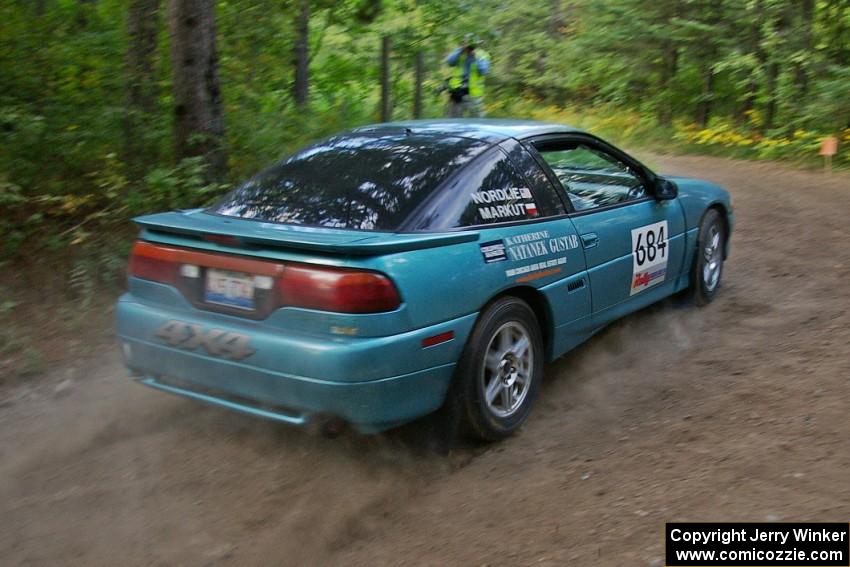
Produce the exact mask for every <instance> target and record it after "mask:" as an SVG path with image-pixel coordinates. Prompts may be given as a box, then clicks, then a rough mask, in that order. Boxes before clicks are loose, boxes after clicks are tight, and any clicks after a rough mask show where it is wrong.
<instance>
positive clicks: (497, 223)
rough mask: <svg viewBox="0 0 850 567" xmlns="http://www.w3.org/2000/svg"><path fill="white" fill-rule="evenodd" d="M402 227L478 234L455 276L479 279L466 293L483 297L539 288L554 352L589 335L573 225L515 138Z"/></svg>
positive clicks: (455, 262)
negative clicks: (482, 293) (471, 249)
mask: <svg viewBox="0 0 850 567" xmlns="http://www.w3.org/2000/svg"><path fill="white" fill-rule="evenodd" d="M405 229H406V230H410V231H417V230H428V231H447V230H474V231H477V232H479V233H480V239H479V240H478V241H477V242H475V243H472V244H470V246H472V247H475V248H477V249H478V250H479V252H480V253H479V254H475V255H468V254H467V255H465V256H464V257H463V258H456V259H451V260H449V261H448V262H447V263H448V264H449V265H450V266H451V271H452V272H453V273H454V272H457V273H459V274H463V277H464V278H468V281H472V282H474V284H473V287H474V289H469V290H466V291H467V292H468V293H470V294H473V295H476V294H481V292H482V291H485V290H489V291H487V293H485V297H486V300H489V298H490V297H492V296H493V295H496V294H498V293H500V292H502V291H504V290H507V289H515V288H518V287H520V288H534V289H537V290H539V291H540V292H541V293H542V294H543V295H544V296H545V297H546V300H547V303H548V306H549V312H548V316H549V317H547V319H550V320H547V321H541V324H543V325H546V326H550V328H551V329H552V332H551V334H550V337H549V340H550V349H548V350H549V351H550V352H554V353H557V354H560V353H562V352H564V351H565V350H567V349H568V348H571V347H572V346H574V345H575V344H578V343H579V342H581V341H582V340H584V339H585V338H586V337H587V334H588V333H589V332H590V331H591V330H592V328H593V325H592V320H591V304H590V286H589V284H588V278H587V271H586V267H585V261H584V252H583V250H582V247H581V241H580V239H579V237H578V233H577V232H576V229H575V225H574V224H573V222H572V221H571V220H570V218H569V216H568V215H567V210H566V208H565V206H564V203H563V199H562V197H561V196H560V195H559V194H558V193H557V190H556V188H555V186H554V185H553V184H552V182H551V181H550V180H549V178H548V175H547V174H546V173H545V171H544V170H543V169H542V168H541V166H540V165H539V164H538V163H537V161H536V160H535V158H534V157H532V156H531V154H530V153H529V152H528V151H527V150H526V149H525V148H524V147H523V146H522V145H521V144H520V143H519V142H517V141H516V140H513V139H509V140H506V141H504V142H502V143H501V144H499V145H498V146H496V147H493V148H492V149H490V150H489V151H487V152H486V153H484V154H483V155H482V156H480V157H479V158H477V159H476V161H475V162H473V163H472V164H470V166H469V167H467V168H465V169H464V170H463V171H462V172H460V173H459V174H458V175H456V176H455V177H454V178H452V179H451V180H450V181H449V182H447V184H446V186H445V187H443V188H442V190H441V191H439V192H438V194H437V195H435V197H434V198H433V199H431V200H429V201H427V202H425V203H423V205H422V206H421V207H420V208H419V209H418V210H417V211H416V213H415V214H414V215H413V216H412V218H411V219H410V220H409V222H408V225H407V226H406V227H405ZM473 257H474V261H473V262H471V263H470V258H473ZM463 292H464V290H459V292H458V293H459V294H460V293H463ZM476 296H477V295H476ZM452 300H453V299H452V298H447V299H446V301H452Z"/></svg>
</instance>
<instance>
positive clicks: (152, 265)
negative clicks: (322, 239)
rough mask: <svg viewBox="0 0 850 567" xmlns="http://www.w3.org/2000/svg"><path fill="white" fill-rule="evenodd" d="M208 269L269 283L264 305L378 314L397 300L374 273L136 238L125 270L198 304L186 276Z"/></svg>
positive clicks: (387, 284)
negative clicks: (267, 301) (173, 289)
mask: <svg viewBox="0 0 850 567" xmlns="http://www.w3.org/2000/svg"><path fill="white" fill-rule="evenodd" d="M209 268H216V269H219V270H227V271H231V272H238V273H242V274H248V275H253V276H254V282H255V285H256V286H257V288H256V289H257V290H269V288H272V287H274V288H275V289H276V291H271V290H269V291H270V292H271V293H276V297H275V296H273V298H272V303H271V304H268V307H267V308H266V309H274V308H277V307H284V306H290V307H303V308H306V309H319V310H321V311H334V312H337V313H380V312H383V311H392V310H394V309H396V308H398V306H399V305H401V298H400V297H399V294H398V290H397V289H396V287H395V285H394V284H393V282H392V281H390V279H389V278H388V277H386V276H384V275H382V274H379V273H376V272H369V271H363V270H356V269H350V268H327V267H323V266H312V265H308V264H299V263H289V262H283V263H282V262H275V261H268V260H256V259H253V258H245V257H243V256H235V255H231V254H219V253H210V252H205V251H200V250H191V249H185V248H175V247H170V246H163V245H157V244H152V243H149V242H144V241H141V240H139V241H137V242H136V243H135V244H134V245H133V252H132V254H131V256H130V266H129V269H128V272H129V274H130V275H131V276H134V277H137V278H143V279H146V280H153V281H156V282H161V283H165V284H169V285H176V286H177V287H178V288H181V289H182V291H183V293H184V294H185V293H189V294H190V295H193V296H192V297H190V299H191V300H192V301H193V302H196V303H201V304H203V299H202V297H201V296H200V295H198V294H200V292H191V293H190V291H191V290H190V289H189V288H186V281H187V278H188V279H193V280H197V278H200V277H204V276H203V274H204V270H207V269H209ZM266 281H268V283H267V284H266V283H264V282H266ZM181 282H182V284H181ZM261 283H262V284H263V285H260V284H261ZM200 289H202V288H200ZM266 313H268V311H266Z"/></svg>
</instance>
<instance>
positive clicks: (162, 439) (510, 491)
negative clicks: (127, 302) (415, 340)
mask: <svg viewBox="0 0 850 567" xmlns="http://www.w3.org/2000/svg"><path fill="white" fill-rule="evenodd" d="M650 162H651V163H653V165H656V166H658V168H659V169H661V170H663V171H666V172H668V173H675V174H681V175H689V176H695V177H703V178H707V179H711V180H714V181H717V182H719V183H722V184H723V185H725V186H726V187H728V188H729V189H730V190H731V192H732V193H733V198H734V203H735V208H736V211H737V214H738V228H737V230H736V233H735V235H734V240H733V255H732V257H731V259H730V261H729V263H728V264H727V266H726V272H725V274H724V285H723V288H722V290H721V292H720V294H719V296H718V298H717V300H716V301H715V303H713V304H712V305H711V306H709V307H707V308H704V309H696V308H682V307H677V306H675V305H673V304H663V305H660V306H657V307H653V308H651V309H648V310H645V311H643V312H641V313H638V314H635V315H633V316H631V317H629V318H627V319H625V320H623V321H622V322H620V323H617V324H616V325H614V326H612V327H611V328H610V329H608V330H607V331H605V332H604V333H602V334H600V335H599V336H597V337H595V338H594V339H592V340H591V341H589V342H588V343H587V344H585V345H584V346H582V347H580V348H578V349H577V350H575V351H574V352H572V353H570V354H569V355H567V356H565V357H563V358H561V359H560V360H558V361H557V362H556V363H555V364H553V365H551V366H550V367H549V368H548V369H547V372H546V378H547V381H546V383H545V384H544V387H543V389H542V392H541V397H540V399H539V401H538V404H537V406H536V408H535V411H534V412H533V414H532V417H531V419H530V420H529V422H528V424H527V425H526V426H525V427H524V428H523V430H522V431H521V432H520V434H519V435H517V436H515V437H514V438H512V439H509V440H507V441H505V442H503V443H500V444H497V445H492V446H488V447H481V448H469V449H463V450H459V451H456V452H453V453H452V454H450V455H448V456H442V455H435V454H433V453H431V452H429V451H428V450H427V449H426V448H425V447H424V446H423V443H422V442H421V441H420V440H419V437H418V436H417V434H416V427H415V426H414V427H408V428H403V429H402V430H401V431H396V432H391V433H389V434H384V435H380V436H375V437H359V436H355V435H345V436H343V437H342V438H340V439H337V440H333V441H331V440H327V439H324V438H322V437H319V436H317V435H311V434H308V433H307V432H304V431H301V430H298V429H292V428H288V427H284V426H277V425H274V424H270V423H266V422H263V421H258V420H254V419H250V418H247V417H242V416H239V415H235V414H232V413H228V412H226V411H224V410H219V409H214V408H208V407H205V406H202V405H199V404H196V403H193V402H191V401H186V400H182V399H179V398H176V397H172V396H168V395H165V394H161V393H158V392H154V391H151V390H148V389H146V388H144V387H142V386H139V385H136V384H134V383H133V382H131V381H130V380H128V379H127V378H126V377H125V374H124V372H123V370H122V368H121V366H120V364H119V362H118V359H117V356H116V355H115V354H114V353H112V352H109V353H106V354H104V355H103V356H102V357H100V358H96V359H95V361H94V362H93V363H91V364H88V365H87V366H86V367H85V368H65V369H60V370H58V371H55V372H54V373H52V374H51V375H50V376H48V377H47V378H46V379H43V380H39V381H38V382H37V383H32V384H28V385H21V384H18V385H15V386H13V387H8V388H4V389H3V390H0V404H2V405H0V562H2V563H3V564H4V565H19V564H20V565H46V564H61V565H70V564H75V565H116V564H121V565H175V564H182V565H321V564H343V565H397V564H412V565H419V564H429V565H448V564H457V565H531V564H535V565H537V564H542V565H566V564H581V565H661V564H663V561H662V554H663V549H662V548H663V530H664V523H665V522H667V521H733V520H740V521H744V520H752V521H779V520H823V521H844V522H846V521H848V519H850V481H848V479H850V419H848V410H850V382H848V379H849V378H850V356H848V353H850V313H849V312H850V285H848V281H850V228H848V216H850V215H849V214H848V213H850V176H848V175H846V174H841V175H839V174H834V175H832V176H826V175H824V174H820V173H811V172H799V171H794V170H792V169H788V168H784V167H782V166H778V165H776V164H755V163H744V162H732V161H727V160H721V159H715V158H704V157H699V158H698V157H660V156H654V157H652V158H651V159H650Z"/></svg>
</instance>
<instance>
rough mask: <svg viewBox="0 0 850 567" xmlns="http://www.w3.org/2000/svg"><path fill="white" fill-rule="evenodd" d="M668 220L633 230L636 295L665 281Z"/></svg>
mask: <svg viewBox="0 0 850 567" xmlns="http://www.w3.org/2000/svg"><path fill="white" fill-rule="evenodd" d="M668 252H669V250H668V246H667V221H661V222H657V223H654V224H649V225H646V226H642V227H640V228H635V229H633V230H632V282H631V293H630V295H634V294H636V293H639V292H641V291H643V290H645V289H647V288H649V287H652V286H654V285H656V284H659V283H661V282H663V281H664V278H665V277H666V276H667V256H668Z"/></svg>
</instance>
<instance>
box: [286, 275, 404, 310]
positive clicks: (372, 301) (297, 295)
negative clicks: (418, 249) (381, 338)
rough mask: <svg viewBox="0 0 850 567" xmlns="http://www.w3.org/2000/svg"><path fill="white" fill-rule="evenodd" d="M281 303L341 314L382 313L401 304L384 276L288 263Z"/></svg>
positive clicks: (391, 284)
mask: <svg viewBox="0 0 850 567" xmlns="http://www.w3.org/2000/svg"><path fill="white" fill-rule="evenodd" d="M278 292H279V293H280V300H281V303H283V304H284V305H291V306H294V307H304V308H307V309H320V310H322V311H335V312H338V313H379V312H382V311H392V310H393V309H396V308H397V307H398V306H399V305H401V298H400V297H399V294H398V290H396V287H395V285H393V282H392V281H390V279H389V278H387V277H386V276H384V275H381V274H377V273H375V272H364V271H358V270H349V269H337V268H318V267H312V266H306V265H303V264H300V265H299V264H287V265H286V267H285V268H284V270H283V274H282V275H281V276H280V278H279V279H278Z"/></svg>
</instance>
